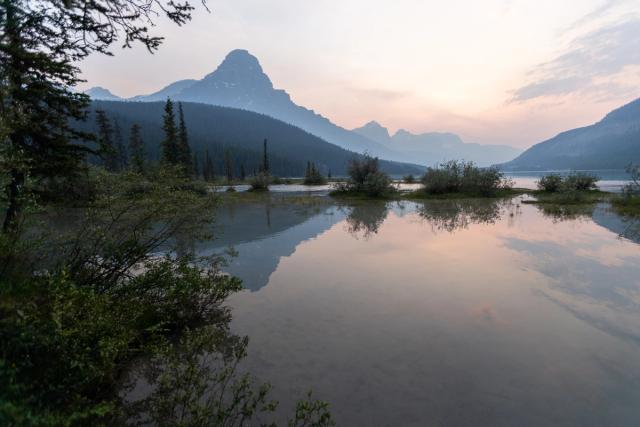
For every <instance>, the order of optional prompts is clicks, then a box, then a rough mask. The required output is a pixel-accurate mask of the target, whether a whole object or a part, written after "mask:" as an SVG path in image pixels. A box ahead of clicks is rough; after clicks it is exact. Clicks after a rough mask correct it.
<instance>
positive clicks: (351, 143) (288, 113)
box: [128, 49, 519, 165]
mask: <svg viewBox="0 0 640 427" xmlns="http://www.w3.org/2000/svg"><path fill="white" fill-rule="evenodd" d="M166 97H171V98H172V99H173V100H175V101H184V102H199V103H204V104H209V105H220V106H225V107H231V108H239V109H243V110H247V111H254V112H257V113H261V114H266V115H268V116H271V117H273V118H276V119H278V120H281V121H283V122H285V123H289V124H292V125H294V126H297V127H299V128H301V129H304V130H305V131H307V132H309V133H311V134H313V135H315V136H318V137H319V138H321V139H324V140H325V141H327V142H329V143H332V144H334V145H337V146H339V147H341V148H344V149H347V150H350V151H355V152H359V153H362V152H365V151H366V152H368V153H369V154H371V155H374V156H378V157H380V158H383V159H388V160H394V161H401V162H411V163H415V162H416V161H418V160H417V159H420V158H423V159H424V160H425V161H423V162H422V163H423V164H425V165H426V164H431V163H433V162H434V161H436V160H441V157H442V156H438V155H437V154H434V153H432V154H431V155H430V156H426V157H425V155H424V154H421V153H419V151H420V150H417V151H418V153H416V152H415V150H409V151H407V150H404V151H405V152H403V150H400V151H397V150H396V149H397V148H398V147H396V146H394V145H393V144H387V143H381V142H380V141H378V140H376V139H375V138H370V137H368V136H365V135H363V134H361V133H358V132H353V131H352V130H348V129H345V128H343V127H341V126H338V125H336V124H334V123H332V122H331V121H330V120H329V119H328V118H326V117H324V116H322V115H321V114H318V113H316V112H315V111H314V110H312V109H308V108H305V107H303V106H300V105H297V104H295V103H294V101H293V100H292V99H291V96H290V95H289V94H288V93H287V92H286V91H285V90H282V89H276V88H274V85H273V83H272V81H271V79H270V78H269V76H268V75H267V74H266V73H265V72H264V70H263V69H262V66H261V65H260V62H259V60H258V58H256V57H255V56H254V55H252V54H251V53H249V52H248V51H247V50H245V49H235V50H233V51H231V52H229V54H227V55H226V57H225V58H224V60H223V61H222V63H221V64H220V65H219V66H218V67H217V68H216V69H215V70H214V71H212V72H211V73H208V74H206V75H205V76H204V77H203V78H202V79H200V80H193V79H187V80H181V81H178V82H174V83H172V84H170V85H167V86H165V87H164V88H163V89H161V90H160V91H157V92H154V93H152V94H149V95H138V96H135V97H133V98H129V99H128V100H130V101H138V102H152V101H159V100H163V99H165V98H166ZM484 147H489V148H487V151H488V154H487V156H493V158H492V161H491V162H489V163H497V162H501V161H506V160H510V159H512V158H513V157H515V155H517V154H519V153H513V155H512V156H511V157H509V158H508V159H506V158H504V157H501V156H497V157H496V156H495V152H494V151H495V150H494V149H493V148H491V146H480V145H478V146H477V149H476V151H479V152H481V151H483V150H484ZM416 154H417V155H418V157H417V158H416V157H415V156H416ZM473 156H475V157H477V156H476V155H475V154H474V155H473ZM445 157H447V156H445ZM475 157H474V159H475ZM480 157H482V156H480ZM485 157H486V156H485ZM472 160H473V159H472ZM479 160H480V162H479V163H483V162H484V160H483V158H480V159H479ZM484 163H486V162H484Z"/></svg>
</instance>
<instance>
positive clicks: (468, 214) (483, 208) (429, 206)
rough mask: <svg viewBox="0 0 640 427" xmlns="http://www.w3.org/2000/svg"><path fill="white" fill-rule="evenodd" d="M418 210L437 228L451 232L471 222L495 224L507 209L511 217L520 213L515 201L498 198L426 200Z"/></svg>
mask: <svg viewBox="0 0 640 427" xmlns="http://www.w3.org/2000/svg"><path fill="white" fill-rule="evenodd" d="M417 211H418V214H419V215H420V216H421V217H422V218H423V219H425V220H426V221H427V222H429V223H430V224H431V226H432V227H433V228H434V229H435V230H442V231H447V232H450V233H452V232H454V231H456V230H459V229H465V228H468V227H469V225H471V224H494V223H495V222H496V221H498V220H499V219H500V218H501V216H502V215H503V213H505V212H506V211H508V212H509V216H510V217H514V216H515V215H516V214H518V213H519V209H518V205H517V204H515V203H514V202H513V201H511V200H496V199H467V200H437V201H424V202H421V203H418V209H417Z"/></svg>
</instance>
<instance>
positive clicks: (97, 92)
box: [84, 86, 123, 101]
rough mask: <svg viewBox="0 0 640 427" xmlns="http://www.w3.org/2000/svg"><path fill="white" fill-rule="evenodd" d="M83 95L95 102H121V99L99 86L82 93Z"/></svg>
mask: <svg viewBox="0 0 640 427" xmlns="http://www.w3.org/2000/svg"><path fill="white" fill-rule="evenodd" d="M84 93H85V95H89V97H90V98H91V99H94V100H96V101H122V100H123V99H122V98H120V97H119V96H117V95H114V94H112V93H111V92H110V91H109V89H105V88H103V87H100V86H95V87H92V88H91V89H87V90H85V91H84Z"/></svg>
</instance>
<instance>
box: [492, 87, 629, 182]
mask: <svg viewBox="0 0 640 427" xmlns="http://www.w3.org/2000/svg"><path fill="white" fill-rule="evenodd" d="M629 163H640V99H636V100H635V101H632V102H630V103H628V104H626V105H623V106H622V107H619V108H616V109H615V110H613V111H611V112H610V113H608V114H606V115H605V116H604V117H603V118H602V119H601V120H600V121H598V122H596V123H594V124H592V125H589V126H583V127H579V128H576V129H571V130H567V131H564V132H561V133H559V134H558V135H556V136H554V137H553V138H550V139H547V140H545V141H542V142H540V143H538V144H535V145H533V146H532V147H530V148H529V149H528V150H526V151H525V152H524V153H522V154H521V155H520V156H518V157H516V158H515V159H513V160H512V161H510V162H506V163H502V164H499V165H498V166H499V167H500V168H502V169H504V170H514V171H516V170H532V171H536V170H567V169H624V168H625V167H626V166H627V165H628V164H629Z"/></svg>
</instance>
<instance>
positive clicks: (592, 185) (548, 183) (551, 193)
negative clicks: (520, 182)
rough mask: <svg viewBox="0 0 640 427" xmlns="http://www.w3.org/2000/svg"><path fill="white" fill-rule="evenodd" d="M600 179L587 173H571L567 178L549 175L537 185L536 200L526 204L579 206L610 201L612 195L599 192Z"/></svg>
mask: <svg viewBox="0 0 640 427" xmlns="http://www.w3.org/2000/svg"><path fill="white" fill-rule="evenodd" d="M598 179H599V178H598V177H597V176H596V175H594V174H591V173H587V172H570V173H569V174H568V175H565V176H562V175H560V174H548V175H545V176H543V177H541V178H540V179H539V180H538V182H537V183H536V184H537V187H538V190H537V191H536V192H534V193H533V194H534V195H535V196H536V200H535V201H530V202H529V201H525V203H546V204H558V205H578V204H593V203H597V202H601V201H605V200H608V199H609V196H610V195H609V194H607V193H604V192H602V191H600V190H598V187H597V185H596V183H597V182H598Z"/></svg>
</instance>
